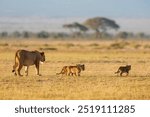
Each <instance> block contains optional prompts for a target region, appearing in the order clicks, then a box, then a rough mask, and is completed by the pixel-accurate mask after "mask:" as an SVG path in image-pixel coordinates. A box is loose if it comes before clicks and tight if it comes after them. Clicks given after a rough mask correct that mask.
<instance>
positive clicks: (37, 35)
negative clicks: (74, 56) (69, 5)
mask: <svg viewBox="0 0 150 117" xmlns="http://www.w3.org/2000/svg"><path fill="white" fill-rule="evenodd" d="M0 38H41V39H46V38H54V39H57V38H58V39H59V38H85V39H90V38H95V39H106V38H108V39H114V38H122V39H132V38H139V39H140V38H144V39H148V38H150V35H147V34H145V33H143V32H139V33H132V32H118V33H116V34H109V33H101V37H95V34H93V33H84V34H82V33H80V32H75V33H65V32H47V31H40V32H37V33H35V32H34V33H33V32H29V31H23V32H19V31H15V32H12V33H9V32H7V31H3V32H0Z"/></svg>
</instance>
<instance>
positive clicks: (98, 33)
mask: <svg viewBox="0 0 150 117" xmlns="http://www.w3.org/2000/svg"><path fill="white" fill-rule="evenodd" d="M95 31H96V38H101V33H100V31H99V30H98V29H96V30H95Z"/></svg>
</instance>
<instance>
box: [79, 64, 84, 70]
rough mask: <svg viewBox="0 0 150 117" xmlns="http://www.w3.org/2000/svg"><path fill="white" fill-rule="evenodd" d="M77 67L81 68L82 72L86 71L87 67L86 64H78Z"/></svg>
mask: <svg viewBox="0 0 150 117" xmlns="http://www.w3.org/2000/svg"><path fill="white" fill-rule="evenodd" d="M77 67H79V68H80V69H81V70H82V71H84V70H85V65H84V64H77Z"/></svg>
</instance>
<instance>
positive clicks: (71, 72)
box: [56, 64, 85, 76]
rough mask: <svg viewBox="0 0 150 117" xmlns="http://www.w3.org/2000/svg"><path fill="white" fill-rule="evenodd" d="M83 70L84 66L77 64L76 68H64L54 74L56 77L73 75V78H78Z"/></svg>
mask: <svg viewBox="0 0 150 117" xmlns="http://www.w3.org/2000/svg"><path fill="white" fill-rule="evenodd" d="M84 70H85V65H84V64H83V65H81V64H77V65H76V66H64V67H63V68H62V70H61V72H60V73H56V74H57V75H59V74H62V75H63V74H65V75H67V76H70V75H72V76H73V75H75V76H80V73H81V71H84Z"/></svg>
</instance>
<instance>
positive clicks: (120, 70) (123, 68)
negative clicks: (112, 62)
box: [115, 65, 131, 76]
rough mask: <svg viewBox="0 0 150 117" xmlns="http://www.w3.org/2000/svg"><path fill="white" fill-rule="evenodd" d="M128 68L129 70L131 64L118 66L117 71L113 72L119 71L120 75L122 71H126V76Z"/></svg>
mask: <svg viewBox="0 0 150 117" xmlns="http://www.w3.org/2000/svg"><path fill="white" fill-rule="evenodd" d="M130 70H131V65H126V66H120V67H119V69H118V71H117V72H115V74H119V73H120V76H122V74H123V73H126V76H128V74H129V71H130Z"/></svg>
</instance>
